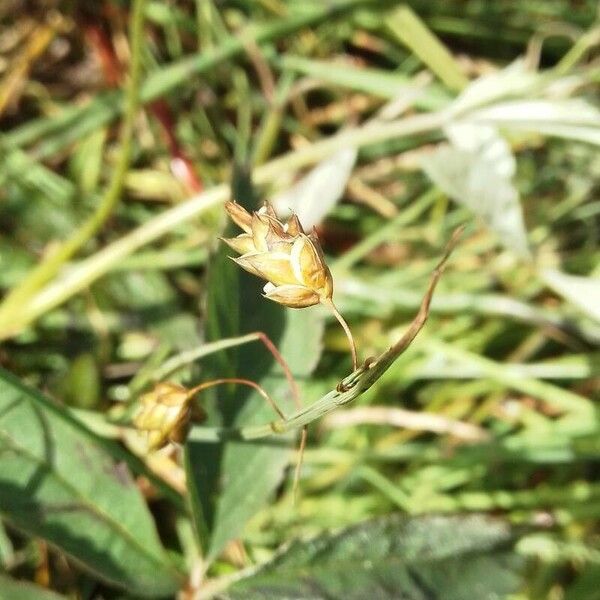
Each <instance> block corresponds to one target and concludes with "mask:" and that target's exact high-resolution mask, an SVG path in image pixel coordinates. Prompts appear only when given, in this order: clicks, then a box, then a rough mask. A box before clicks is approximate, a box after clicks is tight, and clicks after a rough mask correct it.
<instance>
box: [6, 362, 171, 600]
mask: <svg viewBox="0 0 600 600" xmlns="http://www.w3.org/2000/svg"><path fill="white" fill-rule="evenodd" d="M0 515H1V516H2V518H3V519H6V521H8V522H9V523H10V524H12V525H13V526H14V527H16V528H17V529H20V530H21V531H23V532H25V533H27V534H30V535H34V536H37V537H41V538H44V539H46V540H48V542H50V543H51V544H52V545H54V546H56V547H58V548H59V549H60V550H62V551H63V552H65V553H66V554H67V555H69V556H70V557H71V558H72V559H73V560H74V561H76V562H78V563H80V564H81V565H82V566H83V567H85V568H86V569H87V570H89V571H91V572H92V573H94V574H95V575H96V576H97V577H99V578H100V579H102V580H105V581H107V582H109V583H112V584H115V585H118V586H122V587H125V588H127V589H128V590H129V591H130V592H132V593H135V594H137V595H140V596H145V597H161V596H166V595H168V594H172V593H173V592H174V591H175V590H177V589H178V587H179V585H180V583H181V581H180V575H179V573H178V572H177V571H176V569H175V568H174V567H173V566H172V565H171V564H170V563H169V560H168V559H167V557H166V555H165V552H164V550H163V548H162V546H161V544H160V541H159V539H158V536H157V533H156V529H155V527H154V522H153V521H152V518H151V516H150V513H149V512H148V509H147V507H146V504H145V503H144V499H143V498H142V495H141V494H140V492H139V490H138V488H137V487H136V485H135V482H134V481H133V479H132V477H131V475H130V473H129V470H128V468H127V467H126V465H124V464H118V463H115V462H114V461H113V460H112V458H111V457H110V455H109V453H108V452H107V450H106V449H105V447H104V445H103V442H102V440H100V439H99V438H97V437H96V436H95V435H93V434H92V433H91V432H89V431H88V430H86V429H85V428H84V427H83V426H82V425H80V424H79V423H77V422H76V421H75V420H74V419H72V418H71V417H69V416H68V415H67V414H65V413H64V412H63V411H61V410H60V408H58V407H57V406H55V405H53V404H52V403H51V402H50V401H49V400H47V399H46V398H44V397H43V396H42V395H41V394H40V393H39V392H37V391H35V390H33V389H31V388H28V387H25V386H24V385H22V384H21V383H20V382H19V381H18V379H17V378H16V377H14V376H13V375H11V374H10V373H7V372H6V371H4V370H0Z"/></svg>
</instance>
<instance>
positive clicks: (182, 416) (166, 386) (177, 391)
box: [133, 382, 193, 450]
mask: <svg viewBox="0 0 600 600" xmlns="http://www.w3.org/2000/svg"><path fill="white" fill-rule="evenodd" d="M192 396H193V394H192V393H190V391H189V390H187V389H186V388H184V387H183V386H181V385H177V384H175V383H168V382H165V383H159V384H157V385H156V386H155V387H154V389H153V390H151V391H150V392H148V393H147V394H144V395H143V396H142V397H141V398H140V408H139V410H138V413H137V414H136V416H135V417H134V420H133V422H134V424H135V426H136V427H137V429H139V430H140V431H145V432H146V433H147V434H148V447H149V449H150V450H157V449H159V448H162V447H164V446H166V445H167V443H168V442H169V441H173V442H181V441H182V440H183V439H184V438H185V435H186V432H187V427H188V424H189V421H190V417H191V407H190V400H191V399H192Z"/></svg>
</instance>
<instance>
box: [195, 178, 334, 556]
mask: <svg viewBox="0 0 600 600" xmlns="http://www.w3.org/2000/svg"><path fill="white" fill-rule="evenodd" d="M234 183H237V187H236V188H235V190H234V197H235V198H236V199H237V200H238V201H239V202H240V204H243V205H245V207H246V208H248V209H250V210H251V209H254V208H257V206H256V204H254V205H252V193H251V189H250V186H249V182H248V181H247V180H245V179H244V178H243V177H241V176H238V177H237V179H236V180H235V181H234ZM228 233H237V231H236V228H232V229H230V231H229V232H227V231H226V235H227V234H228ZM229 253H230V251H229V250H228V249H227V248H226V247H225V246H224V245H220V247H219V249H218V251H217V252H216V254H215V256H214V257H213V259H212V260H211V270H210V273H209V278H208V282H207V290H208V294H209V296H208V300H207V306H206V312H207V319H206V327H207V332H206V333H207V337H208V339H209V340H218V339H222V338H227V337H234V336H238V335H242V334H244V333H248V332H252V331H263V332H265V333H266V334H267V335H268V336H269V338H270V339H271V340H272V341H273V343H274V344H275V345H276V346H277V347H278V348H279V350H280V352H281V354H282V355H283V356H284V358H285V359H286V361H287V362H288V364H289V367H290V369H291V371H292V373H293V375H294V377H295V378H296V379H297V381H298V384H299V386H300V388H301V384H302V380H303V379H305V378H307V377H308V376H309V375H310V373H311V371H312V369H313V368H314V367H315V366H316V363H317V361H318V358H319V355H320V352H321V336H322V330H323V322H322V316H321V313H320V312H319V311H318V309H316V310H315V309H314V308H310V309H303V310H293V309H289V308H285V307H283V306H281V305H278V304H276V303H274V302H270V301H269V300H265V299H264V298H263V297H262V295H261V287H262V283H261V282H260V281H259V280H257V279H256V278H255V277H253V276H250V275H248V274H246V273H244V272H243V271H242V270H241V269H238V268H237V267H236V266H235V265H234V264H233V263H232V262H231V261H230V260H229V258H228V256H227V255H228V254H229ZM207 362H208V364H207V365H206V366H207V369H206V371H205V373H206V378H207V380H208V379H210V378H220V377H242V378H245V379H250V380H252V381H255V382H257V383H259V384H260V385H261V386H262V387H263V388H264V389H265V390H266V391H267V392H268V393H269V394H270V395H271V396H272V397H273V398H276V399H277V401H278V403H279V405H280V406H281V408H282V409H283V410H284V411H285V412H286V413H287V414H290V413H291V411H292V410H293V402H292V400H291V394H290V387H289V385H288V382H287V381H286V379H285V377H284V374H283V372H282V369H281V366H280V365H278V364H277V363H276V362H275V361H274V359H273V357H272V356H271V355H270V354H269V353H268V352H267V350H266V349H265V348H264V347H262V346H260V345H259V344H252V345H246V346H241V347H239V348H233V349H230V350H228V351H227V352H224V353H222V354H221V355H217V356H216V357H215V358H214V359H213V360H211V361H207ZM215 392H216V393H215V394H214V395H213V397H212V398H211V395H210V394H208V393H207V394H204V393H203V394H202V396H201V398H200V401H201V403H202V406H203V408H204V410H205V411H206V412H207V413H208V422H207V424H208V425H212V426H222V427H234V428H235V427H241V426H243V425H248V424H251V423H261V422H264V421H266V420H268V419H269V418H273V416H274V413H273V410H272V408H271V407H269V406H268V405H267V404H266V403H265V401H264V399H263V398H261V397H259V396H257V395H256V394H253V393H252V392H251V391H250V392H249V391H248V390H247V389H245V388H241V387H234V386H231V387H230V388H229V387H221V388H218V389H216V390H215ZM291 457H292V453H291V440H290V439H289V438H288V439H282V440H278V441H277V442H276V443H273V441H270V440H265V441H262V442H260V441H257V442H256V443H253V444H247V443H243V442H240V441H236V440H224V441H223V442H222V443H219V444H212V443H208V444H205V443H202V442H198V441H193V440H192V441H190V440H188V443H187V444H186V468H187V475H188V486H189V491H190V495H191V499H192V508H193V515H194V519H195V524H196V529H197V531H198V534H199V537H200V542H201V544H202V546H203V550H204V554H205V555H206V556H207V557H208V559H209V560H212V559H214V558H215V557H216V556H217V555H218V554H219V552H220V551H221V550H222V549H223V548H224V546H225V545H226V544H227V542H229V541H230V540H232V539H234V538H236V537H238V536H240V535H241V533H242V531H243V528H244V525H245V524H246V522H247V521H248V519H250V517H252V516H253V515H254V514H255V513H256V512H257V511H258V510H260V509H261V508H262V507H263V506H264V505H265V503H266V502H267V501H268V500H269V498H270V497H271V496H272V494H273V491H274V490H275V488H276V487H277V486H278V485H279V484H280V482H281V480H282V477H283V474H284V469H285V467H286V466H287V465H288V464H289V462H290V459H291Z"/></svg>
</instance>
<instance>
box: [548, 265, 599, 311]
mask: <svg viewBox="0 0 600 600" xmlns="http://www.w3.org/2000/svg"><path fill="white" fill-rule="evenodd" d="M541 274H542V278H543V279H544V281H545V282H546V284H547V285H548V286H549V287H550V288H552V289H553V290H554V291H555V292H556V293H557V294H560V295H561V296H562V297H563V298H566V299H567V300H568V301H569V302H571V303H572V304H574V305H575V306H577V308H579V309H580V310H582V311H583V312H584V313H586V314H587V315H588V316H589V317H592V319H596V321H600V278H597V277H580V276H577V275H567V274H566V273H563V272H562V271H557V270H556V269H544V270H543V271H542V272H541Z"/></svg>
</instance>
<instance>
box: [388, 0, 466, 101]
mask: <svg viewBox="0 0 600 600" xmlns="http://www.w3.org/2000/svg"><path fill="white" fill-rule="evenodd" d="M385 23H386V25H387V28H388V29H389V30H390V31H391V33H392V34H393V35H394V37H396V38H397V39H398V40H400V42H402V43H403V44H404V45H406V46H407V47H408V48H409V49H410V50H411V51H412V52H414V54H416V55H417V56H418V57H419V58H420V59H421V60H422V61H423V62H424V63H425V64H426V65H427V66H428V67H429V68H430V69H431V71H432V72H433V73H435V74H436V76H437V77H439V78H440V80H441V81H443V82H444V83H445V84H446V85H447V86H448V88H450V89H451V90H456V91H460V90H462V89H463V88H465V87H466V86H467V85H468V83H469V80H468V79H467V77H466V76H465V75H464V74H463V72H462V69H461V68H460V65H459V63H458V62H457V61H456V60H455V59H454V57H453V56H452V54H451V53H450V51H449V50H448V49H447V48H446V46H444V44H443V43H442V42H441V41H440V40H439V38H437V37H436V35H435V34H434V33H433V32H432V31H431V30H430V29H429V28H428V27H427V25H425V23H424V22H423V21H422V20H421V18H420V17H419V16H418V15H417V14H416V13H415V12H414V11H413V10H412V8H410V7H409V6H407V5H404V6H400V7H399V8H397V9H395V10H394V11H392V12H391V13H389V14H388V15H387V18H386V19H385Z"/></svg>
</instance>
